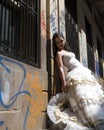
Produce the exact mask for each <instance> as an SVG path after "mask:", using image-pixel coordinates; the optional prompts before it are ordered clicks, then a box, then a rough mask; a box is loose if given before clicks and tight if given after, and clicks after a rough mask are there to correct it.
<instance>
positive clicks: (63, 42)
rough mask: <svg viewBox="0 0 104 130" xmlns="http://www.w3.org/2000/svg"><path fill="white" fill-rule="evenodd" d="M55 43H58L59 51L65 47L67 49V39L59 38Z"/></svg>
mask: <svg viewBox="0 0 104 130" xmlns="http://www.w3.org/2000/svg"><path fill="white" fill-rule="evenodd" d="M55 43H56V46H57V47H58V49H59V50H63V49H64V47H65V39H64V38H62V37H57V38H56V39H55Z"/></svg>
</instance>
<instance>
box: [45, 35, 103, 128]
mask: <svg viewBox="0 0 104 130" xmlns="http://www.w3.org/2000/svg"><path fill="white" fill-rule="evenodd" d="M53 44H54V46H55V48H54V49H55V58H56V62H57V66H58V69H59V72H60V78H61V81H62V87H61V88H62V91H63V92H65V93H64V95H65V96H64V98H66V99H67V100H68V102H69V104H70V105H71V109H72V111H73V113H75V114H76V118H77V119H79V120H80V121H81V122H82V123H83V125H87V127H86V128H85V127H82V129H81V128H77V126H76V124H75V126H76V128H75V130H85V129H86V130H90V129H95V130H104V94H103V91H102V88H101V85H100V84H99V83H98V82H97V80H96V79H95V78H94V76H93V75H92V74H91V71H90V70H89V69H88V68H86V67H84V66H83V65H82V64H81V63H80V62H79V61H78V60H77V59H76V57H75V54H74V53H73V52H71V51H67V47H66V41H65V39H64V37H63V35H62V34H60V33H55V34H54V35H53ZM63 66H66V67H67V68H68V73H67V76H66V77H65V73H64V69H63ZM58 100H59V99H58ZM50 102H52V100H51V101H50ZM54 103H55V104H58V103H56V101H55V102H54ZM50 104H51V103H49V105H48V106H49V107H50ZM55 104H54V105H55ZM56 106H58V105H56ZM49 107H48V108H49ZM50 108H51V107H50ZM50 108H49V109H47V110H49V111H50ZM56 108H57V107H56ZM53 111H54V112H53V114H55V116H56V118H57V116H60V119H61V117H63V116H61V114H57V110H56V109H55V108H54V109H53ZM49 113H50V112H48V115H49ZM58 113H59V112H58ZM49 116H50V115H49ZM64 116H65V115H64ZM66 116H67V115H66ZM58 118H59V117H58ZM88 126H89V127H88ZM70 128H71V127H70ZM65 130H71V129H69V128H68V129H65Z"/></svg>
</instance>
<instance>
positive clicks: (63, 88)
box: [61, 83, 68, 92]
mask: <svg viewBox="0 0 104 130" xmlns="http://www.w3.org/2000/svg"><path fill="white" fill-rule="evenodd" d="M67 90H68V86H67V84H66V83H65V84H62V86H61V91H62V92H67Z"/></svg>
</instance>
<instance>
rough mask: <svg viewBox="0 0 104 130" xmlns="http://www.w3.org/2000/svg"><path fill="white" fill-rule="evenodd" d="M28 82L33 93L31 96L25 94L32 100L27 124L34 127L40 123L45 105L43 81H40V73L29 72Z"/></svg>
mask: <svg viewBox="0 0 104 130" xmlns="http://www.w3.org/2000/svg"><path fill="white" fill-rule="evenodd" d="M26 84H28V85H29V86H28V91H29V92H30V93H31V97H28V96H25V99H26V100H27V101H29V102H30V110H29V115H28V120H27V126H28V127H29V129H32V128H34V126H36V125H37V124H38V123H39V121H38V120H37V119H38V118H39V117H41V112H42V107H43V106H44V102H43V100H42V82H41V81H40V78H39V73H38V72H35V73H34V74H30V73H28V72H27V76H26Z"/></svg>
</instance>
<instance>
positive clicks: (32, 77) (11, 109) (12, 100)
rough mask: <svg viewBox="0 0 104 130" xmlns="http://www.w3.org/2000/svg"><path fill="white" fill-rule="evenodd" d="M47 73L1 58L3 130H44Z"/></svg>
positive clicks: (0, 121)
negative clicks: (43, 113)
mask: <svg viewBox="0 0 104 130" xmlns="http://www.w3.org/2000/svg"><path fill="white" fill-rule="evenodd" d="M43 90H47V73H46V72H45V71H42V70H40V69H36V68H34V67H31V66H29V65H26V64H22V63H20V62H18V61H15V60H13V59H10V58H7V57H4V56H2V55H0V102H1V105H0V130H41V129H42V119H43V115H42V111H45V110H46V104H47V99H48V97H47V93H45V92H44V91H43Z"/></svg>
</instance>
